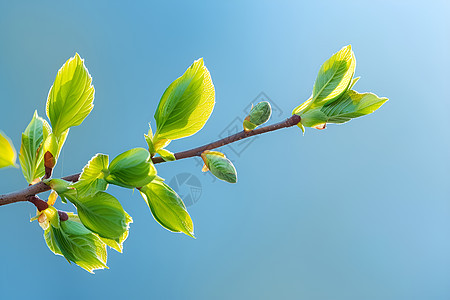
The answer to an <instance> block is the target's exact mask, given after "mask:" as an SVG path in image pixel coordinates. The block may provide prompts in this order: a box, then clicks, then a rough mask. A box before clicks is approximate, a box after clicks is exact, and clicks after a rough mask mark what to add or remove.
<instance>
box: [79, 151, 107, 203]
mask: <svg viewBox="0 0 450 300" xmlns="http://www.w3.org/2000/svg"><path fill="white" fill-rule="evenodd" d="M108 162H109V158H108V155H105V154H100V153H98V154H96V155H95V156H94V157H92V158H91V160H90V161H89V162H88V163H87V165H86V166H84V168H83V172H82V173H81V175H80V179H79V180H78V181H77V182H76V183H74V184H72V187H74V188H75V189H76V190H77V192H78V195H79V196H81V195H90V194H95V193H96V192H98V191H105V190H106V189H107V188H108V183H107V182H106V180H105V179H104V171H107V170H108Z"/></svg>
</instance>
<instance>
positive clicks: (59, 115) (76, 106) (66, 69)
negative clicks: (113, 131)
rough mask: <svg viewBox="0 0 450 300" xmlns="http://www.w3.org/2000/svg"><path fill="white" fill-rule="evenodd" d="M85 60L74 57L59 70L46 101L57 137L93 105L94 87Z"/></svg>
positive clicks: (83, 116)
mask: <svg viewBox="0 0 450 300" xmlns="http://www.w3.org/2000/svg"><path fill="white" fill-rule="evenodd" d="M91 82H92V78H91V75H90V74H89V72H88V70H87V69H86V67H85V65H84V60H83V59H81V57H80V56H79V55H78V53H76V54H75V56H74V57H72V58H70V59H69V60H67V62H66V63H65V64H64V65H63V66H62V67H61V69H59V71H58V74H57V75H56V79H55V82H54V83H53V86H52V87H51V89H50V92H49V94H48V100H47V116H48V118H49V120H50V123H51V124H52V128H53V133H54V134H55V136H56V137H57V138H59V137H60V136H61V134H62V133H63V132H64V131H65V130H67V129H68V128H69V127H72V126H78V125H80V124H81V123H82V122H83V120H84V119H85V118H86V117H87V116H88V115H89V113H90V112H91V110H92V108H93V107H94V105H93V101H94V86H93V85H92V84H91Z"/></svg>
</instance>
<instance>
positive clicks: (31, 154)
mask: <svg viewBox="0 0 450 300" xmlns="http://www.w3.org/2000/svg"><path fill="white" fill-rule="evenodd" d="M50 133H51V128H50V125H49V124H48V123H47V121H45V120H44V119H42V118H41V117H39V116H38V114H37V111H35V112H34V115H33V118H32V119H31V122H30V124H28V126H27V128H26V129H25V131H24V132H23V133H22V144H21V146H20V154H19V161H20V165H21V167H22V173H23V176H24V177H25V179H26V181H27V182H28V183H29V184H31V183H32V182H34V181H35V180H36V179H38V178H40V177H42V176H43V175H44V172H45V170H44V151H43V147H42V143H43V142H44V141H45V140H46V139H47V136H48V135H49V134H50Z"/></svg>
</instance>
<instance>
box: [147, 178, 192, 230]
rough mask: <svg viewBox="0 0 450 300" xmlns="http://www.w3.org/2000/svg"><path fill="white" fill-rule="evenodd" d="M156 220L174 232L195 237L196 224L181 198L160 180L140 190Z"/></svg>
mask: <svg viewBox="0 0 450 300" xmlns="http://www.w3.org/2000/svg"><path fill="white" fill-rule="evenodd" d="M140 192H141V195H142V197H143V198H144V200H145V201H146V202H147V205H148V206H149V207H150V210H151V212H152V214H153V217H154V218H155V220H156V221H157V222H158V223H159V224H161V226H163V227H164V228H166V229H168V230H170V231H173V232H183V233H185V234H187V235H188V236H191V237H194V224H193V223H192V220H191V217H190V216H189V213H188V212H187V210H186V206H185V205H184V203H183V201H182V200H181V198H180V196H178V194H177V193H176V192H175V191H174V190H172V189H171V188H170V187H169V186H168V185H167V184H165V183H164V182H163V181H162V180H160V179H155V180H153V181H152V182H151V183H149V184H147V185H146V186H143V187H142V188H141V189H140Z"/></svg>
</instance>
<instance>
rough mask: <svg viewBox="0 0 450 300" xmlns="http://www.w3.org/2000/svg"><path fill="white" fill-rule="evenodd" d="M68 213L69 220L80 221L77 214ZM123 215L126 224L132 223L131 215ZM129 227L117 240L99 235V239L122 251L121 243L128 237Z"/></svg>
mask: <svg viewBox="0 0 450 300" xmlns="http://www.w3.org/2000/svg"><path fill="white" fill-rule="evenodd" d="M68 215H69V220H71V221H74V222H78V223H81V220H80V218H79V216H78V215H76V214H73V213H68ZM125 216H126V222H127V224H129V223H133V219H132V218H131V216H130V215H129V214H127V213H126V212H125ZM129 231H130V230H129V229H127V231H125V232H124V233H123V235H122V236H121V237H120V238H119V239H118V240H110V239H107V238H103V237H101V236H98V235H97V236H98V237H99V238H100V240H102V242H103V243H105V244H106V245H107V246H109V247H110V248H113V249H114V250H116V251H117V252H120V253H122V252H123V243H124V242H125V240H126V239H127V237H128V234H129Z"/></svg>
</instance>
